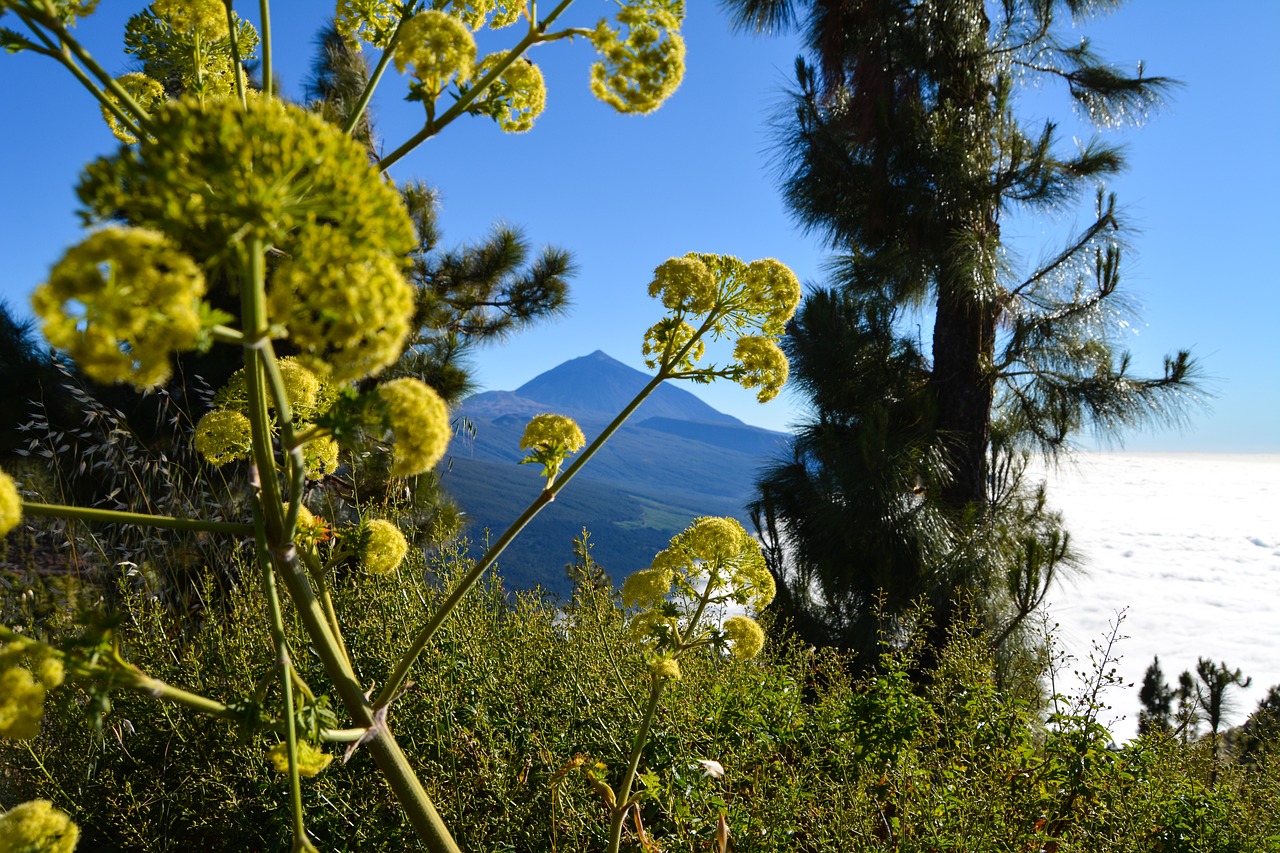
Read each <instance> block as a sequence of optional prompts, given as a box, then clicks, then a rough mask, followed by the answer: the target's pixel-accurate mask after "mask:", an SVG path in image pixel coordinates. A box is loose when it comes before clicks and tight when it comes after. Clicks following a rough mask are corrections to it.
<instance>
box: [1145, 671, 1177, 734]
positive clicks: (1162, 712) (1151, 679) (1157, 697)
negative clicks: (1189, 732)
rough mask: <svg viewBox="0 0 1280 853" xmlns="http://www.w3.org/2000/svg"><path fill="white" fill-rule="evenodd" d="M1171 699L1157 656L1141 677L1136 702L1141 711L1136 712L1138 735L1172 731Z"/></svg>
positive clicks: (1171, 690)
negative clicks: (1140, 705) (1139, 703)
mask: <svg viewBox="0 0 1280 853" xmlns="http://www.w3.org/2000/svg"><path fill="white" fill-rule="evenodd" d="M1173 697H1174V691H1173V689H1172V688H1171V687H1169V685H1168V684H1167V683H1166V682H1165V680H1164V672H1163V671H1162V670H1161V669H1160V658H1159V656H1157V657H1156V658H1155V659H1153V660H1152V661H1151V666H1149V667H1147V671H1146V674H1145V675H1143V677H1142V689H1141V690H1140V691H1138V701H1139V702H1141V703H1142V710H1141V711H1139V712H1138V734H1140V735H1144V734H1154V733H1156V732H1169V731H1171V730H1172V728H1173V725H1172V722H1171V720H1172V718H1173Z"/></svg>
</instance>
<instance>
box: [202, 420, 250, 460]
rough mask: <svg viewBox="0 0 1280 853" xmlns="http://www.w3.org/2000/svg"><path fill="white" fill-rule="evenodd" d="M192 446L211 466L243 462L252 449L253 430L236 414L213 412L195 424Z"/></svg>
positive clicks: (246, 421) (247, 422)
mask: <svg viewBox="0 0 1280 853" xmlns="http://www.w3.org/2000/svg"><path fill="white" fill-rule="evenodd" d="M195 446H196V452H197V453H199V454H200V455H201V456H202V457H204V460H205V461H206V462H208V463H210V464H212V465H225V464H227V463H228V462H233V461H235V460H237V459H247V458H248V457H249V451H250V449H251V448H252V447H253V427H252V425H251V424H250V423H249V419H248V418H247V417H245V416H244V415H242V414H241V413H240V412H236V411H231V410H227V409H214V410H213V411H212V412H208V413H207V414H206V415H205V416H204V417H202V418H201V419H200V423H198V424H196V434H195Z"/></svg>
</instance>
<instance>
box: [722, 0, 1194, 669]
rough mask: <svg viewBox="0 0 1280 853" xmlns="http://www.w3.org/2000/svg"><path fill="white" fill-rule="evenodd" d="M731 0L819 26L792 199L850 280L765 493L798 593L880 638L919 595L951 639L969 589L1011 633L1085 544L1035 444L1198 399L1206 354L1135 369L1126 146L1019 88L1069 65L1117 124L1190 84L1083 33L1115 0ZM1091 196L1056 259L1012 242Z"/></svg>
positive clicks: (1079, 85)
mask: <svg viewBox="0 0 1280 853" xmlns="http://www.w3.org/2000/svg"><path fill="white" fill-rule="evenodd" d="M722 5H724V6H725V7H726V8H727V9H728V10H729V11H730V13H731V15H732V16H733V18H734V21H735V23H736V24H738V25H739V26H742V27H745V28H750V29H755V30H759V31H763V30H770V29H778V28H787V27H793V26H794V27H799V28H801V29H802V30H803V33H804V37H805V41H806V43H807V46H808V49H809V53H808V55H807V56H804V57H801V58H800V59H798V60H797V64H796V78H797V85H796V89H795V90H794V92H793V96H792V106H793V108H794V110H793V113H792V114H791V115H790V116H789V117H788V118H787V119H785V120H784V121H783V122H782V123H781V124H780V126H779V131H780V132H779V137H780V140H781V150H780V151H779V155H780V156H779V162H780V163H781V164H783V168H782V171H783V193H784V196H785V199H786V202H787V204H788V205H789V207H790V208H791V210H792V212H793V214H794V215H795V217H796V218H797V220H798V221H799V222H800V223H801V225H802V226H803V227H804V228H806V229H807V230H809V231H811V232H812V233H814V234H815V235H817V236H818V237H820V238H821V239H822V240H823V241H824V243H825V244H826V245H827V246H828V247H829V248H830V249H831V250H832V251H833V253H834V255H833V258H832V260H831V262H830V273H831V280H830V282H829V287H828V289H825V290H822V291H818V292H816V293H814V294H812V295H811V296H810V297H809V300H808V302H807V304H806V305H805V307H804V309H803V310H802V311H801V313H800V314H799V315H798V318H797V320H796V321H795V322H794V324H793V326H792V328H791V330H790V341H789V347H790V350H789V354H790V355H791V356H792V357H793V358H794V359H795V362H796V370H795V376H796V378H797V381H798V385H799V387H800V388H801V389H803V390H804V391H805V392H806V393H808V394H809V395H810V397H811V399H812V401H813V404H812V412H813V416H812V418H811V419H810V420H809V421H808V422H807V423H805V424H803V425H802V426H801V429H800V438H799V440H798V441H797V443H796V445H795V453H794V457H793V458H791V459H789V460H787V461H786V462H785V463H783V464H779V465H778V466H776V467H775V468H773V469H772V470H770V471H768V472H767V473H766V474H765V475H764V476H763V478H762V480H761V482H760V496H759V499H758V500H757V502H756V505H755V511H756V514H757V517H758V518H759V519H760V522H761V524H760V526H761V528H762V531H763V532H764V533H765V534H766V536H772V537H773V538H774V540H775V543H776V545H775V547H774V548H773V549H772V553H773V554H774V555H775V560H774V571H775V574H777V576H778V580H779V581H780V586H782V587H785V588H786V590H787V593H788V594H786V595H783V596H781V597H780V600H781V601H782V602H784V608H785V605H786V604H787V603H790V605H791V613H790V614H789V615H792V616H795V617H798V618H797V620H796V623H797V625H801V626H803V625H807V626H809V630H808V632H807V633H809V634H810V637H811V639H814V640H818V641H827V642H835V643H840V644H843V645H851V646H855V647H863V648H867V646H866V638H867V637H868V636H870V635H869V634H868V631H869V629H870V627H872V626H873V625H874V626H875V627H877V628H878V629H883V628H884V627H885V626H884V623H883V620H882V619H879V618H873V617H874V616H875V614H877V613H879V614H881V616H887V617H889V618H890V621H891V622H892V621H893V620H894V619H895V618H896V617H898V616H900V615H901V614H902V613H904V612H905V609H906V606H907V602H908V601H909V600H911V599H913V598H921V597H923V598H925V599H927V600H928V601H929V602H930V603H931V604H932V605H933V608H934V611H935V619H936V621H937V623H938V633H937V636H938V637H940V636H941V634H942V632H943V631H945V630H946V628H947V626H948V625H949V624H950V623H952V622H953V621H954V620H955V619H956V618H958V616H959V613H958V612H957V611H956V610H955V609H954V608H953V605H952V603H953V602H954V601H957V600H961V599H965V600H968V601H970V602H972V603H973V604H974V605H975V606H976V607H977V611H978V612H977V615H978V616H979V617H980V618H981V620H982V621H984V622H985V624H986V627H987V629H988V630H989V631H990V632H991V636H992V637H993V639H994V641H995V643H996V644H997V645H1003V644H1005V643H1006V642H1008V641H1009V640H1010V639H1012V638H1016V637H1018V635H1019V633H1020V629H1021V628H1022V627H1024V624H1025V619H1026V618H1027V616H1028V615H1029V614H1030V613H1031V612H1033V611H1034V609H1035V608H1036V606H1038V604H1039V603H1040V602H1041V601H1042V600H1043V597H1044V595H1045V592H1046V591H1047V589H1048V586H1049V583H1050V582H1051V580H1052V578H1053V577H1054V574H1055V572H1056V571H1057V570H1059V569H1060V568H1061V567H1063V566H1064V565H1069V564H1070V563H1071V562H1072V560H1073V557H1072V554H1071V550H1070V548H1069V542H1068V538H1067V535H1066V533H1065V531H1064V530H1063V528H1062V524H1061V520H1060V519H1059V518H1058V516H1057V515H1056V514H1054V513H1052V512H1050V511H1049V510H1048V509H1047V508H1046V502H1045V495H1044V492H1043V489H1042V488H1038V487H1036V486H1034V485H1033V484H1031V483H1029V482H1028V479H1027V477H1026V472H1025V469H1026V465H1027V461H1028V459H1029V458H1030V455H1031V454H1032V453H1034V452H1042V453H1044V454H1046V455H1048V456H1050V457H1053V456H1055V455H1056V454H1058V453H1059V452H1060V451H1062V450H1063V449H1065V448H1067V447H1069V441H1070V438H1071V437H1072V436H1073V435H1074V434H1076V433H1077V432H1078V431H1080V430H1081V429H1082V428H1086V427H1094V428H1097V429H1100V430H1102V431H1104V432H1110V431H1115V430H1118V429H1121V428H1124V427H1127V426H1129V425H1132V424H1134V423H1137V422H1142V421H1144V420H1148V419H1151V418H1155V419H1160V418H1162V417H1170V416H1172V417H1176V416H1177V413H1178V411H1179V408H1178V405H1177V404H1178V402H1179V401H1180V400H1181V399H1182V398H1184V397H1185V396H1186V395H1187V394H1188V392H1189V391H1190V390H1191V388H1192V385H1191V380H1192V375H1193V372H1194V371H1193V363H1192V361H1191V359H1190V358H1189V356H1188V354H1187V353H1185V352H1183V353H1178V354H1177V355H1176V356H1173V357H1171V358H1168V359H1166V364H1165V369H1164V373H1163V375H1161V376H1157V377H1153V378H1142V377H1135V376H1133V375H1132V374H1131V372H1130V362H1129V357H1128V355H1127V354H1126V353H1124V352H1123V351H1122V350H1121V349H1120V348H1119V344H1118V339H1119V334H1120V333H1121V332H1122V330H1123V329H1124V327H1125V321H1126V320H1127V319H1128V316H1127V312H1126V309H1125V306H1124V304H1123V299H1122V298H1121V296H1120V293H1119V291H1118V290H1117V288H1118V285H1119V282H1120V275H1119V262H1120V256H1121V251H1122V247H1123V238H1124V228H1123V223H1122V221H1121V218H1120V216H1119V214H1118V212H1117V209H1116V204H1115V201H1114V199H1113V198H1112V197H1110V196H1108V195H1107V194H1106V193H1105V191H1104V190H1103V189H1102V187H1101V182H1102V181H1103V180H1105V179H1106V178H1107V177H1109V176H1111V175H1114V174H1115V173H1116V172H1118V171H1119V170H1120V169H1121V168H1122V166H1123V157H1122V155H1121V152H1120V150H1119V149H1118V148H1116V147H1115V146H1112V145H1108V144H1105V143H1103V142H1102V141H1100V140H1098V139H1096V138H1095V139H1094V140H1092V141H1090V142H1088V143H1086V144H1084V145H1081V146H1079V147H1078V148H1077V149H1076V150H1074V151H1068V150H1067V146H1065V145H1063V144H1062V143H1061V140H1060V139H1059V134H1058V130H1057V126H1056V124H1055V123H1054V122H1052V121H1048V122H1045V123H1043V124H1041V125H1038V126H1036V125H1033V124H1032V123H1029V122H1026V121H1024V120H1022V118H1021V117H1020V115H1019V113H1018V110H1017V106H1018V101H1017V97H1018V95H1019V93H1020V92H1022V91H1024V90H1025V89H1026V87H1027V86H1029V85H1032V84H1039V83H1040V82H1041V81H1044V80H1046V78H1047V80H1048V81H1049V82H1058V83H1061V84H1062V86H1063V88H1065V90H1066V92H1067V94H1068V95H1069V96H1070V98H1071V99H1072V100H1073V101H1074V102H1075V104H1076V105H1077V107H1078V108H1079V110H1080V112H1081V113H1082V114H1083V115H1084V116H1086V117H1087V118H1088V119H1090V120H1092V121H1093V122H1094V123H1095V124H1097V125H1099V126H1102V127H1105V126H1111V125H1114V124H1121V123H1126V122H1130V123H1131V122H1137V121H1140V120H1141V119H1142V118H1143V117H1144V116H1146V115H1147V113H1148V112H1149V111H1150V110H1151V109H1152V108H1153V107H1154V106H1156V105H1157V103H1158V101H1159V99H1160V97H1161V95H1162V94H1163V93H1165V92H1166V91H1167V90H1168V89H1169V88H1170V86H1171V85H1172V84H1171V81H1169V80H1168V79H1166V78H1160V77H1148V76H1145V75H1144V74H1143V72H1142V69H1141V68H1138V69H1137V71H1136V73H1133V74H1130V73H1126V72H1123V71H1120V70H1118V69H1116V68H1114V67H1112V66H1109V65H1107V64H1105V63H1103V62H1102V61H1101V60H1100V59H1099V58H1098V57H1097V56H1096V55H1095V54H1094V52H1093V50H1092V49H1091V47H1090V45H1089V42H1088V41H1087V40H1079V39H1078V38H1076V39H1075V40H1068V38H1067V36H1065V35H1063V33H1062V31H1063V30H1064V28H1065V25H1066V24H1067V23H1070V22H1075V23H1080V22H1082V21H1083V20H1084V19H1086V18H1088V17H1090V16H1092V15H1094V14H1096V13H1097V12H1100V11H1104V10H1107V9H1109V8H1111V7H1114V6H1116V5H1118V3H1115V2H1102V0H1002V2H985V0H722ZM1090 196H1096V202H1095V207H1094V209H1093V213H1092V216H1091V217H1090V219H1089V221H1088V223H1087V225H1086V226H1085V227H1084V228H1083V229H1081V230H1080V232H1079V233H1077V234H1074V235H1072V236H1071V237H1069V238H1068V239H1067V240H1066V241H1065V243H1064V245H1062V246H1061V247H1059V248H1058V249H1057V250H1055V251H1053V252H1052V253H1051V254H1050V255H1049V256H1048V259H1047V260H1046V261H1045V262H1043V263H1041V264H1038V265H1035V266H1033V267H1030V268H1025V267H1022V266H1020V265H1019V264H1017V263H1016V262H1015V260H1014V254H1013V252H1012V247H1011V246H1009V245H1007V244H1006V241H1005V239H1004V237H1003V235H1002V230H1001V229H1002V223H1003V222H1004V221H1005V219H1006V218H1008V217H1010V216H1011V215H1034V214H1053V213H1061V212H1062V211H1064V210H1066V209H1068V208H1071V207H1074V206H1075V205H1077V204H1079V203H1080V201H1081V200H1082V199H1083V198H1085V197H1090ZM916 322H918V323H920V324H921V327H922V328H921V331H920V332H918V333H917V332H916V326H914V325H913V323H916ZM930 324H931V326H932V332H931V334H929V335H928V338H927V341H926V340H925V332H924V331H923V328H927V327H928V326H929V325H930ZM818 349H822V350H824V351H826V352H829V353H831V354H832V356H831V357H822V358H816V359H815V358H812V357H811V355H812V353H814V352H816V351H817V350H818ZM877 362H879V364H878V365H877ZM859 365H862V366H863V367H859ZM867 365H875V367H874V369H864V367H866V366H867ZM855 527H856V528H858V529H857V530H856V531H855V530H854V529H853V528H855ZM877 598H878V599H879V600H880V604H879V605H876V604H875V602H876V600H877ZM801 614H803V616H802V617H801ZM1015 645H1016V644H1015Z"/></svg>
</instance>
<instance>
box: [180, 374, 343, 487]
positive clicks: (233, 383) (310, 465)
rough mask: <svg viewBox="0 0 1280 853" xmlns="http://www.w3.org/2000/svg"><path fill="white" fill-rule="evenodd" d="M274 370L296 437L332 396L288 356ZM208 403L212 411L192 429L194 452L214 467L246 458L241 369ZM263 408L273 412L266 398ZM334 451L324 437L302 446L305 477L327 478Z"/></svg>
mask: <svg viewBox="0 0 1280 853" xmlns="http://www.w3.org/2000/svg"><path fill="white" fill-rule="evenodd" d="M277 367H278V369H279V371H280V379H281V382H282V384H283V385H284V392H285V395H286V396H287V397H288V398H289V407H290V408H291V409H292V411H293V419H294V427H295V429H297V430H298V431H299V432H301V431H304V430H306V429H307V427H308V422H309V421H312V420H314V419H315V418H317V417H319V416H320V415H323V414H324V413H325V412H327V411H329V408H330V407H331V406H332V405H333V404H334V401H335V400H337V397H338V392H337V390H336V389H335V388H334V386H332V385H330V384H329V383H328V382H325V381H324V380H322V379H321V378H320V377H318V376H316V374H315V373H313V372H312V371H310V370H308V369H307V368H306V367H304V366H303V365H302V364H300V363H299V362H298V360H297V359H296V358H293V357H292V356H285V357H284V358H282V359H280V360H279V361H278V362H277ZM213 403H214V406H215V407H216V408H215V409H214V410H213V411H211V412H209V413H207V414H206V415H205V416H204V417H202V418H201V419H200V423H199V424H197V425H196V434H195V448H196V451H197V452H199V454H200V455H201V456H202V457H204V459H205V460H206V461H208V462H210V463H212V464H214V465H225V464H226V463H228V462H232V461H234V460H236V459H246V458H248V456H249V453H250V451H251V449H252V441H253V437H252V435H251V429H252V427H251V425H250V422H249V418H248V417H247V412H248V411H249V391H248V388H247V387H246V386H245V371H244V368H241V369H240V370H237V371H236V372H235V373H233V374H232V375H231V378H230V379H229V380H227V384H226V385H224V386H222V388H221V389H220V390H219V391H218V393H217V395H216V396H215V397H214V398H213ZM267 407H268V408H270V409H274V408H275V400H274V399H272V398H271V397H270V396H268V398H267ZM338 450H339V448H338V443H337V442H336V441H334V440H333V439H332V438H330V437H329V436H319V437H317V438H314V439H312V440H311V441H309V442H307V444H306V445H304V446H303V448H302V455H303V460H304V463H305V465H306V469H307V474H308V476H310V477H319V476H320V475H322V474H328V473H332V472H333V471H334V470H335V469H336V468H337V467H338Z"/></svg>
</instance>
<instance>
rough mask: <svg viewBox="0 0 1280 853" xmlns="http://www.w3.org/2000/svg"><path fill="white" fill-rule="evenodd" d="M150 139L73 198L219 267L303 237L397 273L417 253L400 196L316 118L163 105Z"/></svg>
mask: <svg viewBox="0 0 1280 853" xmlns="http://www.w3.org/2000/svg"><path fill="white" fill-rule="evenodd" d="M148 129H149V131H150V132H151V134H152V135H150V136H148V137H147V138H145V139H142V140H141V141H140V142H139V143H138V145H137V146H136V147H134V148H130V149H123V150H121V151H120V152H119V153H118V154H116V155H115V156H113V157H109V158H102V159H99V160H97V161H95V162H94V163H91V164H90V165H89V166H88V168H87V169H86V170H85V173H84V175H83V177H82V178H81V181H80V186H79V187H78V193H79V195H80V199H81V201H82V202H83V203H84V204H85V206H86V207H87V208H88V210H89V213H90V215H91V216H93V217H94V218H97V219H103V220H108V219H111V218H113V217H114V216H116V215H118V212H119V211H121V210H128V211H129V218H130V220H131V221H132V222H135V223H136V224H139V225H144V226H147V227H150V228H155V229H156V230H158V231H162V232H163V233H165V234H167V235H168V236H169V237H170V238H171V239H172V240H174V241H176V242H177V243H178V244H179V245H180V246H181V247H182V248H183V250H184V251H185V252H187V253H188V254H189V255H191V256H192V257H194V258H195V259H196V260H198V261H200V262H201V263H204V264H211V265H215V266H216V265H227V264H231V263H233V262H234V261H235V258H236V255H237V253H238V251H239V249H240V247H242V246H243V245H245V241H247V240H249V239H254V238H256V239H261V240H262V241H263V243H264V244H265V245H268V246H274V247H276V248H277V249H279V250H280V251H281V252H283V253H285V254H286V255H293V254H294V253H295V252H294V249H295V245H294V244H295V242H296V240H297V235H298V234H299V233H301V232H303V231H311V232H313V233H312V234H311V236H310V237H309V238H308V239H309V242H310V244H311V245H312V246H314V244H316V243H319V242H323V241H324V240H325V239H326V237H327V238H328V239H333V240H342V242H343V243H344V244H345V245H349V246H360V247H362V249H363V250H364V252H366V253H367V254H378V255H385V256H386V257H388V258H392V259H396V261H397V263H398V262H399V261H400V259H402V258H403V257H404V256H406V255H407V254H408V253H409V252H411V251H413V249H414V248H415V246H416V245H417V234H416V232H415V230H414V226H413V222H412V221H411V220H410V218H409V215H408V213H407V212H406V210H405V208H404V205H403V203H402V202H401V199H400V194H399V193H398V192H397V191H396V189H395V187H394V186H392V185H391V184H390V183H388V182H387V181H385V180H383V178H382V176H381V174H380V173H379V172H378V170H377V169H375V168H373V167H372V166H371V165H370V163H369V158H368V155H367V152H366V151H365V149H364V148H363V147H362V146H361V145H360V143H359V142H356V141H355V140H353V139H351V138H350V137H348V136H347V135H346V134H344V133H343V132H342V131H341V130H340V129H339V128H337V127H334V126H333V125H331V124H329V123H328V122H326V121H325V120H324V119H323V118H321V117H320V116H319V115H316V114H314V113H310V112H308V111H306V110H304V109H301V108H299V107H295V106H291V105H287V104H284V103H282V102H281V101H279V100H278V99H274V98H253V99H250V101H249V104H248V107H247V108H244V107H241V105H240V104H239V101H238V100H237V99H234V98H223V99H218V100H213V101H209V102H207V103H205V104H201V103H200V102H199V101H197V100H193V99H191V98H184V99H181V100H177V101H169V102H167V103H165V104H163V105H161V106H160V107H158V108H157V109H156V110H155V112H153V113H152V116H151V121H150V123H149V124H148ZM339 212H340V213H339ZM317 231H318V232H319V234H317V233H315V232H317ZM359 286H363V282H359V283H357V284H355V285H349V286H347V287H359Z"/></svg>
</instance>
